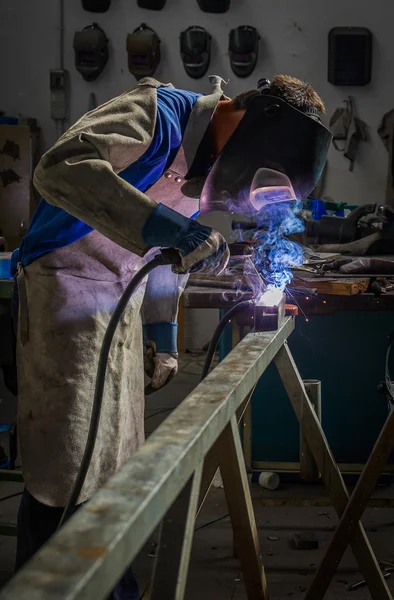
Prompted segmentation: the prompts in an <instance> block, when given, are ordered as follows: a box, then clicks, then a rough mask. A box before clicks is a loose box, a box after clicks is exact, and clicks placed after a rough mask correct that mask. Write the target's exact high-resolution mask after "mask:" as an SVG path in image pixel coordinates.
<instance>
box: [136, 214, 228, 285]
mask: <svg viewBox="0 0 394 600" xmlns="http://www.w3.org/2000/svg"><path fill="white" fill-rule="evenodd" d="M142 236H143V239H144V242H145V244H147V245H148V246H152V247H163V248H177V249H178V250H180V252H181V255H182V259H181V263H180V264H179V265H174V266H173V267H172V270H173V271H174V273H187V272H188V271H192V272H193V273H195V272H197V271H198V272H200V273H215V274H217V275H218V274H219V273H221V272H222V271H224V269H225V268H226V266H227V263H228V261H229V258H230V251H229V249H228V246H227V242H226V240H225V239H224V237H223V236H222V235H221V234H220V233H219V232H218V231H214V230H213V229H212V228H211V227H205V225H200V223H197V222H196V221H193V219H188V218H187V217H184V216H183V215H181V214H179V213H177V212H176V211H175V210H172V209H171V208H168V206H165V205H164V204H159V205H158V206H157V207H156V208H155V210H154V211H153V213H152V215H151V216H150V217H149V219H148V220H147V221H146V223H145V225H144V228H143V231H142Z"/></svg>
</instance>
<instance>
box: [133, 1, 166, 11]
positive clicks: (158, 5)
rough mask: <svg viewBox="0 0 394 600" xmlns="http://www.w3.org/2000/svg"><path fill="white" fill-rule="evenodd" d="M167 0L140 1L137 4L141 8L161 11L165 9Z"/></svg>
mask: <svg viewBox="0 0 394 600" xmlns="http://www.w3.org/2000/svg"><path fill="white" fill-rule="evenodd" d="M165 3H166V0H138V2H137V4H138V6H139V7H140V8H148V9H149V10H161V9H162V8H164V6H165Z"/></svg>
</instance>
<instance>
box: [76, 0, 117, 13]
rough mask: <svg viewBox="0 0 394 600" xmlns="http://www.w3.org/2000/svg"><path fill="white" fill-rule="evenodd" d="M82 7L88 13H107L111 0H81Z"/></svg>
mask: <svg viewBox="0 0 394 600" xmlns="http://www.w3.org/2000/svg"><path fill="white" fill-rule="evenodd" d="M82 6H83V8H84V9H85V10H89V11H90V12H107V10H108V9H109V7H110V6H111V0H82Z"/></svg>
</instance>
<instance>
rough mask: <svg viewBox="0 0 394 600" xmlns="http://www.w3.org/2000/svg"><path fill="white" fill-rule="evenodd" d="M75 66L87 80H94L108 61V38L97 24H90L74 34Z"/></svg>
mask: <svg viewBox="0 0 394 600" xmlns="http://www.w3.org/2000/svg"><path fill="white" fill-rule="evenodd" d="M74 51H75V67H76V69H77V71H79V73H81V75H82V77H83V78H84V79H85V80H86V81H94V80H95V79H97V77H98V76H99V75H100V74H101V73H102V72H103V70H104V67H105V65H106V64H107V62H108V54H109V52H108V39H107V36H106V35H105V33H104V31H103V30H102V29H101V28H100V27H99V26H98V25H97V23H93V25H89V26H88V27H85V29H83V30H82V31H77V32H76V33H75V35H74Z"/></svg>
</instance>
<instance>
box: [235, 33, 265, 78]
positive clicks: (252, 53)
mask: <svg viewBox="0 0 394 600" xmlns="http://www.w3.org/2000/svg"><path fill="white" fill-rule="evenodd" d="M259 40H260V36H259V34H258V33H257V29H255V28H254V27H250V26H249V25H241V26H240V27H237V29H232V30H231V31H230V38H229V47H228V54H229V57H230V65H231V69H232V71H233V73H235V75H237V77H249V75H251V74H252V73H253V71H254V69H255V66H256V64H257V59H258V56H259Z"/></svg>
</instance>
